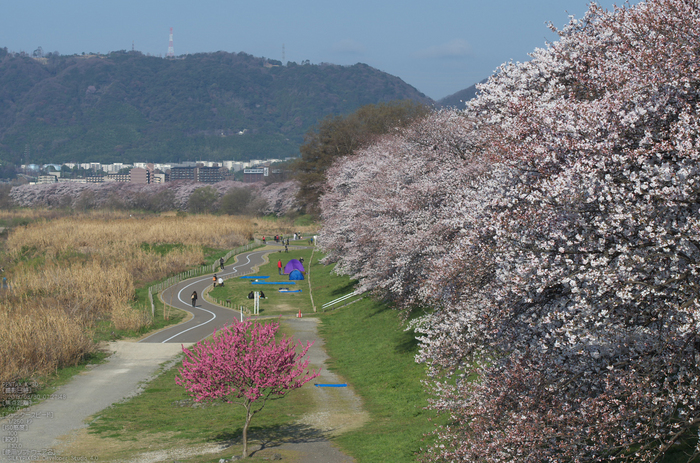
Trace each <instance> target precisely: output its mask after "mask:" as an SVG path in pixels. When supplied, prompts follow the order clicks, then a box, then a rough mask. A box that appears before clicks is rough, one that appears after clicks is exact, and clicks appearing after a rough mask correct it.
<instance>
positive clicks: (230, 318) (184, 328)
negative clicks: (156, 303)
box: [139, 249, 274, 344]
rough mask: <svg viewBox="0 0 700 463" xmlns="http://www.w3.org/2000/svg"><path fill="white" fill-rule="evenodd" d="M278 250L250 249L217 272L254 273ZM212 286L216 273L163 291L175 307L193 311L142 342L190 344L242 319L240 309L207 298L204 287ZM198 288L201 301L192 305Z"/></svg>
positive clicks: (229, 274) (192, 279) (223, 273)
mask: <svg viewBox="0 0 700 463" xmlns="http://www.w3.org/2000/svg"><path fill="white" fill-rule="evenodd" d="M271 252H274V251H273V250H272V249H262V250H257V251H249V252H245V253H243V254H238V255H237V256H236V263H235V264H233V265H229V266H228V267H226V268H225V269H224V271H223V272H217V275H219V276H222V277H225V276H231V275H243V274H246V273H250V272H251V271H252V270H253V269H254V268H255V267H257V266H259V265H261V264H263V263H264V262H265V259H264V256H265V255H266V254H270V253H271ZM211 285H212V275H208V276H207V275H202V276H199V277H196V278H190V279H189V280H185V281H181V282H180V283H178V284H176V285H175V286H171V287H170V288H167V289H166V290H165V291H163V292H162V293H161V299H162V300H163V301H164V302H165V303H167V304H170V305H171V306H173V307H176V308H178V309H182V310H184V311H186V312H189V313H191V314H192V318H191V319H190V320H188V321H187V322H184V323H180V324H179V325H176V326H172V327H170V328H166V329H163V330H161V331H158V332H157V333H154V334H152V335H150V336H148V337H146V338H144V339H142V340H141V341H139V342H142V343H156V342H157V343H166V342H174V343H178V344H179V343H189V342H197V341H200V340H202V339H204V338H206V337H207V336H209V335H211V334H212V333H213V332H214V331H215V330H216V329H218V328H221V327H223V326H224V325H225V324H230V323H233V322H235V321H237V320H239V319H240V318H238V317H239V316H240V315H239V314H238V312H235V311H233V310H231V309H227V308H226V307H221V306H219V305H216V304H211V303H210V302H207V301H205V300H204V297H203V296H202V295H203V294H204V290H205V289H207V288H208V287H209V286H211ZM192 291H197V294H198V295H199V298H198V299H197V304H196V306H195V307H192V303H191V299H190V295H191V294H192Z"/></svg>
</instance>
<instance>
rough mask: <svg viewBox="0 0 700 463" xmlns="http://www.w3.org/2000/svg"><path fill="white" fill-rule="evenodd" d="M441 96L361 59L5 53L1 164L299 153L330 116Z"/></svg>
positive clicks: (1, 57)
mask: <svg viewBox="0 0 700 463" xmlns="http://www.w3.org/2000/svg"><path fill="white" fill-rule="evenodd" d="M401 99H409V100H413V101H416V102H421V103H428V104H429V103H432V101H431V100H430V99H429V98H428V97H426V96H425V95H423V94H422V93H420V92H418V91H417V90H416V89H415V88H413V87H411V86H410V85H408V84H406V83H405V82H403V81H402V80H401V79H399V78H397V77H394V76H391V75H389V74H386V73H384V72H381V71H379V70H377V69H374V68H372V67H370V66H367V65H364V64H356V65H353V66H337V65H331V64H319V65H312V64H296V63H293V62H290V63H287V64H286V65H282V63H281V62H279V61H274V60H268V59H265V58H258V57H254V56H251V55H248V54H245V53H238V54H235V53H225V52H217V53H206V54H196V55H188V56H186V57H184V58H183V59H173V60H169V59H162V58H157V57H150V56H145V55H143V54H141V53H139V52H123V51H122V52H115V53H110V54H109V55H100V56H96V55H90V56H60V55H55V54H51V55H50V56H49V57H48V58H44V59H41V60H38V59H34V58H32V57H29V56H19V55H16V54H13V53H8V52H7V50H6V49H0V160H2V161H4V162H11V163H15V164H19V163H27V162H29V163H42V162H49V161H50V162H67V161H94V162H113V161H124V162H129V161H135V160H149V161H178V160H183V161H184V160H194V159H202V158H207V159H223V158H225V159H232V160H235V159H245V160H247V159H249V158H251V157H252V158H256V157H280V156H293V155H297V154H298V147H299V145H300V144H301V142H302V141H303V136H304V133H305V132H306V131H307V130H308V129H309V128H310V127H312V126H313V125H314V124H316V123H317V122H318V121H319V120H320V119H322V118H323V117H325V116H327V115H328V114H348V113H350V112H352V111H354V110H356V109H357V108H359V107H361V106H363V105H366V104H370V103H380V102H388V101H392V100H401Z"/></svg>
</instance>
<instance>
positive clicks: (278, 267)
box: [277, 259, 282, 275]
mask: <svg viewBox="0 0 700 463" xmlns="http://www.w3.org/2000/svg"><path fill="white" fill-rule="evenodd" d="M277 271H278V272H279V274H280V275H282V259H280V260H278V261H277Z"/></svg>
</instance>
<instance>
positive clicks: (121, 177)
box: [105, 174, 131, 183]
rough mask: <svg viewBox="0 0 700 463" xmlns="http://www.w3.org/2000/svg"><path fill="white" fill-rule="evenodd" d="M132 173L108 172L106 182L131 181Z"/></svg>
mask: <svg viewBox="0 0 700 463" xmlns="http://www.w3.org/2000/svg"><path fill="white" fill-rule="evenodd" d="M130 181H131V174H107V175H106V176H105V182H124V183H126V182H130Z"/></svg>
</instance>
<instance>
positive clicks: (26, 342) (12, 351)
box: [0, 300, 93, 400]
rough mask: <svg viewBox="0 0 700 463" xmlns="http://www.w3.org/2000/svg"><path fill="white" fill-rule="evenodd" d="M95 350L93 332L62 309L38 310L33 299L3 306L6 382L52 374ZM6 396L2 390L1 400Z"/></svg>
mask: <svg viewBox="0 0 700 463" xmlns="http://www.w3.org/2000/svg"><path fill="white" fill-rule="evenodd" d="M30 304H31V307H29V305H30ZM54 309H55V308H54ZM92 349H93V346H92V341H91V339H90V335H89V333H88V332H87V331H86V330H85V329H84V328H83V327H82V326H81V325H80V324H78V323H76V322H75V320H74V319H73V318H71V317H70V316H69V315H68V314H66V313H65V312H63V311H61V310H51V308H50V307H36V306H34V305H33V304H32V302H31V301H29V300H24V301H23V302H22V303H19V304H17V303H15V304H13V306H12V307H8V306H4V305H0V379H1V380H2V381H15V380H18V379H22V378H30V377H33V376H34V375H37V374H39V375H45V374H49V373H51V372H53V371H55V370H56V369H57V368H58V367H59V366H64V365H70V364H75V363H76V362H77V361H78V360H79V359H80V358H81V357H82V356H83V355H84V354H85V353H87V352H90V351H91V350H92ZM5 397H6V395H4V391H3V390H0V400H3V399H5Z"/></svg>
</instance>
